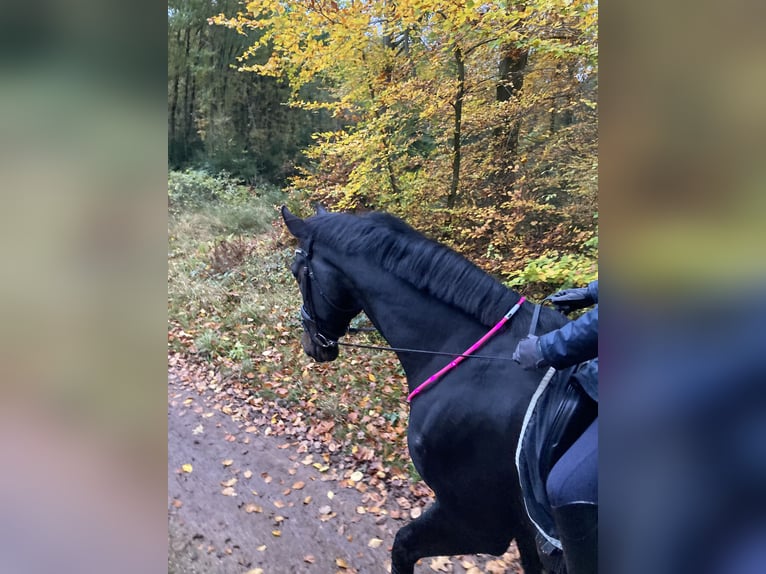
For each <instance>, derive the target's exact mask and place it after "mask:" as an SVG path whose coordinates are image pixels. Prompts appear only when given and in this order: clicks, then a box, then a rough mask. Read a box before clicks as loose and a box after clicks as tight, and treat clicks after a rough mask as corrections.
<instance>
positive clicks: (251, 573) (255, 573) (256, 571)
mask: <svg viewBox="0 0 766 574" xmlns="http://www.w3.org/2000/svg"><path fill="white" fill-rule="evenodd" d="M246 574H263V568H253V569H252V570H248V571H247V573H246Z"/></svg>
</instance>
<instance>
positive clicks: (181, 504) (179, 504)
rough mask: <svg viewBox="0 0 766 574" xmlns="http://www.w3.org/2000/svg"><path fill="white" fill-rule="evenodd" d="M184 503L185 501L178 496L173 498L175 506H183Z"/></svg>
mask: <svg viewBox="0 0 766 574" xmlns="http://www.w3.org/2000/svg"><path fill="white" fill-rule="evenodd" d="M183 505H184V503H183V502H181V501H180V500H178V499H177V498H175V499H173V508H181V507H182V506H183Z"/></svg>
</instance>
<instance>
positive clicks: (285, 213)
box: [282, 205, 308, 239]
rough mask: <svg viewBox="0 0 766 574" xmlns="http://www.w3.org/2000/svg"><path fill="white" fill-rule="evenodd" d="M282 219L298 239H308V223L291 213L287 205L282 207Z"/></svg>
mask: <svg viewBox="0 0 766 574" xmlns="http://www.w3.org/2000/svg"><path fill="white" fill-rule="evenodd" d="M282 219H284V220H285V225H287V229H289V230H290V233H292V234H293V235H294V236H295V237H297V238H298V239H301V238H303V237H306V235H307V231H308V230H307V229H306V222H305V221H303V220H302V219H301V218H300V217H298V216H297V215H293V214H292V213H290V210H289V209H287V206H286V205H283V206H282Z"/></svg>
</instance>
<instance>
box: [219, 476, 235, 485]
mask: <svg viewBox="0 0 766 574" xmlns="http://www.w3.org/2000/svg"><path fill="white" fill-rule="evenodd" d="M235 484H237V479H236V477H235V478H230V479H229V480H224V481H223V482H221V486H234V485H235Z"/></svg>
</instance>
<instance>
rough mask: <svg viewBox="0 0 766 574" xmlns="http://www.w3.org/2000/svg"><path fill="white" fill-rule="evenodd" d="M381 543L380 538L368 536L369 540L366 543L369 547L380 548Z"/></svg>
mask: <svg viewBox="0 0 766 574" xmlns="http://www.w3.org/2000/svg"><path fill="white" fill-rule="evenodd" d="M381 544H383V541H382V540H381V539H380V538H370V541H369V542H368V543H367V546H369V547H370V548H380V545H381Z"/></svg>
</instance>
